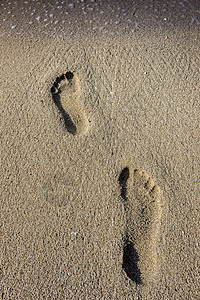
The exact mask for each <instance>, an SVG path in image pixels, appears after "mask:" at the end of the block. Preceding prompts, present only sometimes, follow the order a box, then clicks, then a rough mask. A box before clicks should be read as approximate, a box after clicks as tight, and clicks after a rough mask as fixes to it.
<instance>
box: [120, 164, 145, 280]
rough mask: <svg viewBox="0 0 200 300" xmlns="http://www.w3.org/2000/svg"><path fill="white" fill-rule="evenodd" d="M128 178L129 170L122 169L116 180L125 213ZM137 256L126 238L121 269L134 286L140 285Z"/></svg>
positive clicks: (132, 245)
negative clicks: (119, 187)
mask: <svg viewBox="0 0 200 300" xmlns="http://www.w3.org/2000/svg"><path fill="white" fill-rule="evenodd" d="M128 178H129V168H127V167H126V168H124V169H123V170H122V172H121V174H120V176H119V178H118V181H119V184H120V186H121V197H122V199H124V200H125V201H124V202H125V203H124V204H125V205H124V207H125V211H126V202H127V200H128V199H127V193H126V191H127V180H128ZM138 262H139V256H138V253H137V251H136V249H135V248H134V244H133V242H131V241H130V240H129V237H128V236H127V237H126V240H125V243H124V252H123V263H122V268H123V270H124V271H125V273H126V275H127V276H128V277H129V278H130V279H131V280H133V281H135V283H136V284H141V283H142V279H141V271H140V269H139V268H138Z"/></svg>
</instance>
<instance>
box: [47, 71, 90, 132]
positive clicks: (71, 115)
mask: <svg viewBox="0 0 200 300" xmlns="http://www.w3.org/2000/svg"><path fill="white" fill-rule="evenodd" d="M51 93H52V96H53V100H54V102H55V104H56V106H57V107H58V109H59V111H60V113H61V114H62V116H63V118H64V121H65V125H66V128H67V130H68V131H69V132H70V133H71V134H73V135H79V134H82V133H85V132H86V131H87V129H88V126H89V121H88V118H87V116H86V114H85V112H84V109H83V108H81V104H80V95H81V89H80V85H79V80H78V77H77V75H76V74H74V73H72V72H67V73H66V74H63V75H62V76H60V77H57V78H56V81H55V82H54V84H53V86H52V88H51Z"/></svg>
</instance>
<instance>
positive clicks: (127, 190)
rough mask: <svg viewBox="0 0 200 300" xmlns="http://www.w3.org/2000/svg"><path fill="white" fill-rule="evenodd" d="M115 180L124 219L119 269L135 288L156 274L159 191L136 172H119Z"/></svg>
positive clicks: (147, 179)
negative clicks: (122, 246) (125, 224)
mask: <svg viewBox="0 0 200 300" xmlns="http://www.w3.org/2000/svg"><path fill="white" fill-rule="evenodd" d="M118 180H119V183H120V186H121V197H122V198H123V200H124V207H125V212H126V219H127V227H126V234H125V243H124V252H123V265H122V267H123V270H124V271H125V273H126V274H127V276H128V277H129V278H130V279H131V280H133V281H135V282H136V283H137V284H141V283H149V282H151V281H152V280H153V279H155V278H156V275H157V274H158V258H157V244H158V240H159V229H160V220H161V197H160V188H159V186H158V185H155V184H154V182H153V180H152V179H151V178H150V177H149V175H148V174H147V173H146V172H143V171H141V170H137V169H135V170H134V169H129V168H125V169H123V170H122V172H121V174H120V176H119V179H118Z"/></svg>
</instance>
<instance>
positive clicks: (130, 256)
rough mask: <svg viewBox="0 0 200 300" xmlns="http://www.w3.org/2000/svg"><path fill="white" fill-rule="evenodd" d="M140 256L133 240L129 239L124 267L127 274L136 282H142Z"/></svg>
mask: <svg viewBox="0 0 200 300" xmlns="http://www.w3.org/2000/svg"><path fill="white" fill-rule="evenodd" d="M138 261H139V256H138V254H137V251H136V249H135V248H134V245H133V243H132V242H130V241H128V242H126V243H125V245H124V253H123V264H122V268H123V270H124V271H125V272H126V275H127V276H128V277H129V278H130V279H131V280H133V281H135V283H137V284H141V283H142V280H141V272H140V269H139V268H138V265H137V264H138Z"/></svg>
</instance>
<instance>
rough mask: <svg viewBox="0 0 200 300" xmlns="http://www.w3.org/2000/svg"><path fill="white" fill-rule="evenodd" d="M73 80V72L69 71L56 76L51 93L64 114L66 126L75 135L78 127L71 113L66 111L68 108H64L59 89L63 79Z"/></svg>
mask: <svg viewBox="0 0 200 300" xmlns="http://www.w3.org/2000/svg"><path fill="white" fill-rule="evenodd" d="M65 79H67V80H69V81H70V80H72V79H73V73H72V72H67V73H66V74H63V75H62V76H60V77H57V78H56V81H55V82H54V84H53V86H52V88H51V94H52V97H53V100H54V103H55V105H56V106H57V107H58V109H59V111H60V113H61V114H62V116H63V119H64V122H65V126H66V128H67V130H68V132H70V133H71V134H73V135H76V133H77V128H76V126H75V124H74V123H73V121H72V119H71V118H70V116H69V114H68V113H67V112H66V110H65V109H64V108H63V106H62V104H61V97H60V94H61V90H60V89H59V84H60V82H61V81H62V80H65Z"/></svg>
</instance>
